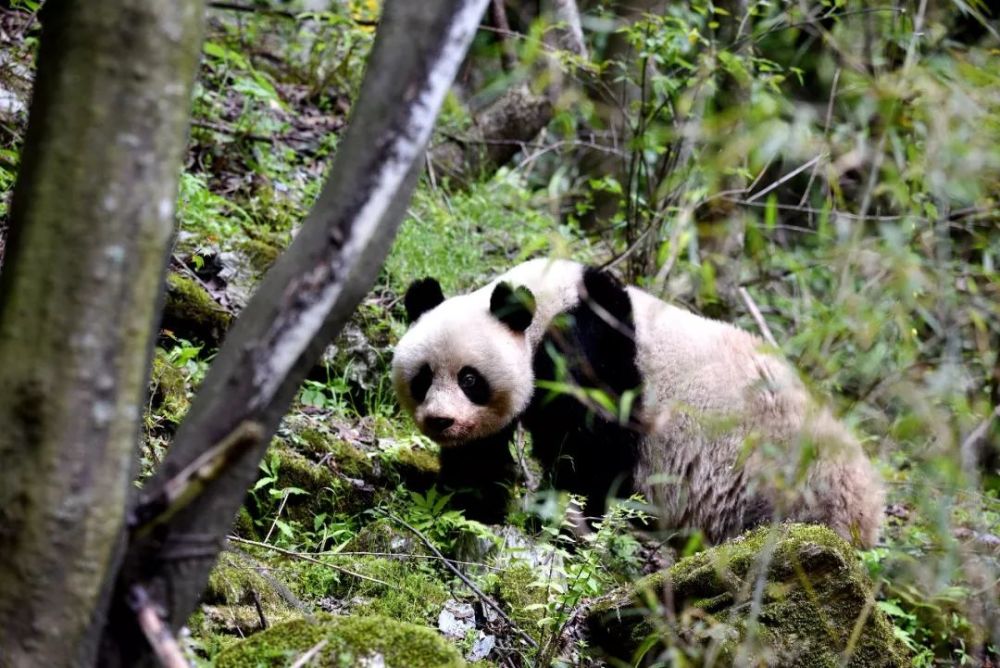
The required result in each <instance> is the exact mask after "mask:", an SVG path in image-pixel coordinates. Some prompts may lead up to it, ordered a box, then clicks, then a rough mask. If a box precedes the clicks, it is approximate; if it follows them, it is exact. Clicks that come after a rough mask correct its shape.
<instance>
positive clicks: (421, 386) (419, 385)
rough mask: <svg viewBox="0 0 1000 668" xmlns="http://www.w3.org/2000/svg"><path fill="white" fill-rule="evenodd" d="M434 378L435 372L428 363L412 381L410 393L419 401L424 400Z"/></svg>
mask: <svg viewBox="0 0 1000 668" xmlns="http://www.w3.org/2000/svg"><path fill="white" fill-rule="evenodd" d="M433 380H434V372H432V371H431V367H430V365H428V364H425V365H423V366H422V367H420V371H418V372H417V375H416V376H414V377H413V380H411V381H410V394H411V395H412V396H413V400H414V401H416V402H417V403H421V402H423V400H424V399H426V398H427V390H429V389H431V382H432V381H433Z"/></svg>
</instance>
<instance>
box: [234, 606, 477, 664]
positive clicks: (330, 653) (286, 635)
mask: <svg viewBox="0 0 1000 668" xmlns="http://www.w3.org/2000/svg"><path fill="white" fill-rule="evenodd" d="M323 641H325V642H326V644H325V645H323V647H322V649H321V650H320V652H319V653H318V655H317V657H316V658H315V659H313V661H312V662H310V664H309V665H310V666H316V667H335V668H346V667H348V666H359V665H364V662H365V661H366V660H370V661H372V662H373V663H374V661H375V657H377V656H378V657H381V658H382V660H383V662H384V665H385V666H386V667H387V668H432V667H433V668H452V667H456V668H457V667H459V666H464V665H465V662H464V661H462V658H461V657H460V656H459V654H458V652H457V651H456V650H455V648H453V647H452V646H450V645H449V644H448V643H447V641H445V640H444V639H443V638H441V637H440V636H439V635H438V634H437V633H436V632H434V631H432V630H431V629H428V628H425V627H421V626H416V625H414V624H407V623H404V622H398V621H394V620H391V619H387V618H385V617H329V616H323V617H322V618H320V619H319V620H317V622H316V623H310V622H308V621H305V620H298V621H293V622H288V623H285V624H281V625H278V626H275V627H273V628H271V629H268V630H267V631H264V632H262V633H258V634H256V635H254V636H251V637H250V638H248V639H246V640H245V641H243V642H240V643H237V644H236V645H233V646H232V647H230V648H229V649H227V650H225V651H223V652H222V653H221V654H220V655H219V658H218V661H217V662H216V666H218V668H258V667H260V666H287V665H289V664H290V663H291V662H293V661H294V660H295V659H296V658H297V657H300V656H301V655H302V654H303V653H305V652H307V651H309V650H310V649H312V648H314V647H316V645H317V644H318V643H320V642H323Z"/></svg>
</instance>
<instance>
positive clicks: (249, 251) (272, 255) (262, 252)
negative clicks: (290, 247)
mask: <svg viewBox="0 0 1000 668" xmlns="http://www.w3.org/2000/svg"><path fill="white" fill-rule="evenodd" d="M240 250H241V251H243V253H244V254H245V255H246V256H247V259H249V260H250V263H251V264H252V265H253V268H254V269H256V270H257V271H259V272H261V273H263V272H265V271H267V270H268V269H269V268H270V267H271V265H272V264H274V261H275V260H277V259H278V256H279V255H281V247H280V246H279V245H277V244H275V243H271V242H268V241H261V240H260V239H247V240H246V241H244V242H243V243H242V244H240Z"/></svg>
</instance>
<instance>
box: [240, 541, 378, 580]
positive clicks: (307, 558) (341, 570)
mask: <svg viewBox="0 0 1000 668" xmlns="http://www.w3.org/2000/svg"><path fill="white" fill-rule="evenodd" d="M226 539H227V540H229V541H231V542H233V543H243V544H244V545H253V546H254V547H262V548H264V549H265V550H271V551H272V552H277V553H278V554H283V555H285V556H286V557H292V558H293V559H301V560H302V561H308V562H309V563H313V564H319V565H320V566H326V567H327V568H332V569H333V570H335V571H337V572H338V573H344V574H345V575H350V576H352V577H356V578H358V579H360V580H368V581H369V582H374V583H375V584H380V585H382V586H383V587H392V585H390V584H389V583H388V582H383V581H382V580H379V579H378V578H373V577H371V576H370V575H363V574H361V573H355V572H354V571H352V570H349V569H347V568H344V567H343V566H336V565H334V564H330V563H327V562H325V561H323V560H321V559H317V558H316V557H313V556H311V555H308V554H304V553H302V552H295V551H293V550H286V549H284V548H280V547H276V546H274V545H268V544H267V543H261V542H260V541H256V540H247V539H246V538H240V537H239V536H226Z"/></svg>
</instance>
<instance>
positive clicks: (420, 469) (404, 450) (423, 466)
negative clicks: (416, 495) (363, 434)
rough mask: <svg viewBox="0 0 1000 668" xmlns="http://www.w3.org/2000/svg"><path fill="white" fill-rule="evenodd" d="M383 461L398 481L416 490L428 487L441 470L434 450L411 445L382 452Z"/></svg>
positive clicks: (419, 490) (435, 479) (432, 483)
mask: <svg viewBox="0 0 1000 668" xmlns="http://www.w3.org/2000/svg"><path fill="white" fill-rule="evenodd" d="M383 463H384V464H385V467H386V468H387V469H388V470H389V472H390V473H392V474H393V475H394V476H395V477H396V478H397V479H398V480H399V482H401V483H403V484H404V485H406V487H408V488H409V489H413V490H416V491H418V492H422V491H425V490H427V489H430V488H431V486H433V485H434V483H435V482H436V481H437V479H438V474H439V473H440V472H441V464H440V462H439V461H438V455H437V453H436V452H431V451H430V450H425V449H423V448H417V447H412V446H410V447H400V448H398V449H395V450H393V451H391V452H387V453H384V454H383Z"/></svg>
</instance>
